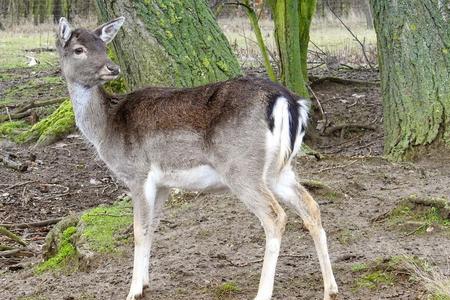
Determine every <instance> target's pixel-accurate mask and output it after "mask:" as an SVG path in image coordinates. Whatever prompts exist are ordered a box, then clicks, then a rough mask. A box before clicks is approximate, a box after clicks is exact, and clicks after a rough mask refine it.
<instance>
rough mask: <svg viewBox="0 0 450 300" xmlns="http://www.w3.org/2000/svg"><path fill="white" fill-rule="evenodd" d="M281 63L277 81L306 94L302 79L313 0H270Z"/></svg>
mask: <svg viewBox="0 0 450 300" xmlns="http://www.w3.org/2000/svg"><path fill="white" fill-rule="evenodd" d="M269 4H270V6H271V9H272V14H273V16H274V22H275V39H276V41H277V46H278V52H279V56H280V63H281V82H282V83H283V84H284V85H285V86H287V87H288V88H289V89H291V90H292V91H294V92H295V93H297V94H298V95H300V96H303V97H308V98H309V94H308V89H307V88H306V82H307V81H308V73H307V55H308V44H309V28H310V25H311V20H312V17H313V14H314V10H315V7H316V0H270V1H269Z"/></svg>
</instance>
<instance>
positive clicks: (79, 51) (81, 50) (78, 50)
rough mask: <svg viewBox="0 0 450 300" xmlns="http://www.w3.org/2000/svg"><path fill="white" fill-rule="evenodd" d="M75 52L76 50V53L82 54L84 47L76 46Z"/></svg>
mask: <svg viewBox="0 0 450 300" xmlns="http://www.w3.org/2000/svg"><path fill="white" fill-rule="evenodd" d="M73 52H75V54H76V55H80V54H81V53H83V52H84V49H83V48H81V47H79V48H76V49H75V50H73Z"/></svg>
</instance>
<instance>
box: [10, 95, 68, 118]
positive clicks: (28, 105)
mask: <svg viewBox="0 0 450 300" xmlns="http://www.w3.org/2000/svg"><path fill="white" fill-rule="evenodd" d="M66 99H67V98H57V99H50V100H45V101H39V102H36V101H31V102H28V103H25V104H23V105H21V106H17V107H16V109H15V110H14V113H15V114H19V113H23V112H25V111H27V110H30V109H33V108H37V107H43V106H49V105H54V104H60V103H62V102H63V101H64V100H66Z"/></svg>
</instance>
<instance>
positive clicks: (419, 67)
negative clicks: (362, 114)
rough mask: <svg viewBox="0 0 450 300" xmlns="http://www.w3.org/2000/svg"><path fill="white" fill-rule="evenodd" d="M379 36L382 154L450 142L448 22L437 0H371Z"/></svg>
mask: <svg viewBox="0 0 450 300" xmlns="http://www.w3.org/2000/svg"><path fill="white" fill-rule="evenodd" d="M371 4H372V7H373V13H374V23H375V30H376V32H377V39H378V59H379V67H380V72H381V86H382V93H383V106H384V127H385V153H386V154H387V155H388V156H390V157H391V158H393V159H405V158H412V157H414V156H416V155H417V154H419V153H420V150H422V149H426V148H428V147H430V146H431V145H445V146H447V147H448V146H450V75H449V74H450V24H449V23H448V21H447V20H446V15H445V13H443V11H442V9H440V7H441V6H440V5H439V1H437V0H397V1H390V0H371Z"/></svg>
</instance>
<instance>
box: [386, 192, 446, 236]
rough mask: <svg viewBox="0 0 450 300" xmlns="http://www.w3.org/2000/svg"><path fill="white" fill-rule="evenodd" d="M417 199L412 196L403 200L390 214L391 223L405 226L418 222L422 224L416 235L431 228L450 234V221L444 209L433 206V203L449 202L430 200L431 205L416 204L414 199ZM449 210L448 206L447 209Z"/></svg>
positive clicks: (438, 199)
mask: <svg viewBox="0 0 450 300" xmlns="http://www.w3.org/2000/svg"><path fill="white" fill-rule="evenodd" d="M415 198H417V196H416V195H410V196H408V197H406V198H405V199H404V200H402V201H401V202H400V203H399V204H398V205H397V207H396V208H395V209H394V210H393V211H392V212H391V213H390V214H389V223H390V224H391V225H395V226H397V225H405V224H408V222H409V223H411V222H416V223H418V224H421V226H420V227H419V228H417V230H416V231H415V233H419V234H420V233H424V232H425V231H426V229H427V228H428V227H430V226H439V227H441V228H443V229H445V230H446V231H449V232H450V219H448V218H446V217H444V216H443V215H444V214H443V213H442V210H443V208H442V207H436V206H434V205H433V203H434V202H433V201H436V203H440V201H443V202H446V201H447V202H448V200H447V199H446V198H436V197H435V198H433V197H431V198H428V199H429V200H430V201H429V203H430V205H429V206H426V205H419V204H415V203H414V202H413V201H412V199H415ZM445 209H447V210H448V206H446V207H445Z"/></svg>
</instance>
